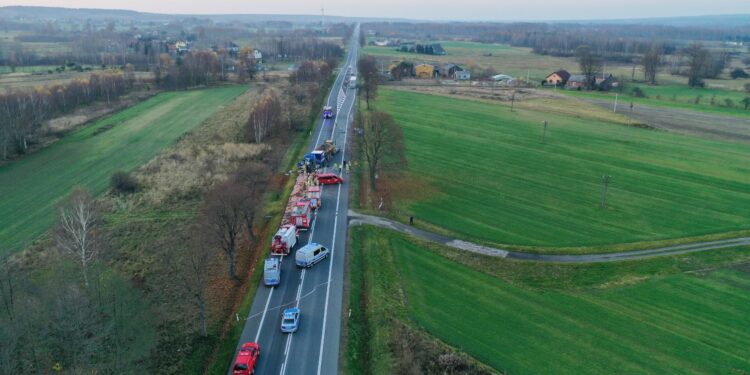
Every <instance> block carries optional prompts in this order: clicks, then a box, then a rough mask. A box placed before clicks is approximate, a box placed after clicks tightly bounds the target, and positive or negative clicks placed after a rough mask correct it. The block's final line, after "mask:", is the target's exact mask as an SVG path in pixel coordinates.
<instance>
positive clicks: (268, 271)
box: [263, 258, 281, 286]
mask: <svg viewBox="0 0 750 375" xmlns="http://www.w3.org/2000/svg"><path fill="white" fill-rule="evenodd" d="M263 283H265V284H266V285H268V286H273V285H279V283H281V262H280V261H279V258H269V259H266V262H265V264H264V267H263Z"/></svg>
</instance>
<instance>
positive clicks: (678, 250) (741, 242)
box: [349, 211, 750, 263]
mask: <svg viewBox="0 0 750 375" xmlns="http://www.w3.org/2000/svg"><path fill="white" fill-rule="evenodd" d="M349 223H350V224H351V225H362V224H368V225H374V226H378V227H381V228H386V229H391V230H395V231H398V232H401V233H406V234H409V235H412V236H414V237H418V238H421V239H424V240H427V241H430V242H435V243H438V244H441V245H445V246H449V247H452V248H454V249H459V250H463V251H469V252H472V253H477V254H482V255H488V256H494V257H500V258H508V259H519V260H530V261H535V262H553V263H600V262H615V261H622V260H636V259H644V258H651V257H658V256H666V255H678V254H687V253H692V252H697V251H708V250H715V249H723V248H728V247H738V246H748V245H750V237H740V238H730V239H727V240H717V241H706V242H695V243H689V244H682V245H674V246H665V247H659V248H653V249H643V250H633V251H623V252H619V253H606V254H580V255H555V254H532V253H522V252H518V251H511V250H505V249H498V248H494V247H488V246H484V245H479V244H475V243H472V242H467V241H462V240H457V239H454V238H449V237H446V236H443V235H440V234H437V233H432V232H428V231H425V230H422V229H418V228H414V227H412V226H409V225H406V224H403V223H399V222H396V221H393V220H390V219H386V218H384V217H380V216H371V215H365V214H360V213H357V212H354V211H349Z"/></svg>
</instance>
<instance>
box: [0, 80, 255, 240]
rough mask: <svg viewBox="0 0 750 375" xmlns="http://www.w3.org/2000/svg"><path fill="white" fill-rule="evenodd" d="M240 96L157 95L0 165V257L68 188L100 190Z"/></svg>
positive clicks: (32, 231) (221, 92) (213, 92)
mask: <svg viewBox="0 0 750 375" xmlns="http://www.w3.org/2000/svg"><path fill="white" fill-rule="evenodd" d="M246 90H247V88H246V87H243V86H228V87H223V88H217V89H206V90H196V91H187V92H170V93H163V94H159V95H157V96H155V97H153V98H151V99H149V100H147V101H145V102H142V103H140V104H137V105H135V106H133V107H130V108H128V109H125V110H123V111H121V112H118V113H116V114H114V115H112V116H110V117H107V118H105V119H102V120H99V121H97V122H96V123H94V124H91V125H89V126H86V127H85V128H83V129H81V130H79V131H76V132H74V133H72V134H70V135H68V136H66V137H65V138H64V139H62V140H61V141H59V142H57V143H55V144H53V145H52V146H50V147H48V148H45V149H43V150H40V151H38V152H36V153H34V154H31V155H29V156H27V157H25V158H23V159H20V160H18V161H16V162H12V163H10V164H7V165H5V166H2V167H0V196H2V197H3V199H2V200H1V201H0V253H5V252H8V251H15V250H18V249H20V248H22V247H23V246H25V245H28V244H29V243H30V242H31V241H33V240H34V239H35V238H36V237H37V236H39V235H40V234H42V233H43V232H44V231H45V230H46V229H47V228H49V226H50V225H51V224H52V223H53V220H54V215H53V211H54V206H55V204H56V202H57V201H59V200H60V199H61V198H63V197H64V196H65V195H67V194H68V193H69V192H70V191H71V189H72V188H73V187H74V186H77V185H80V186H84V187H86V188H88V189H89V190H91V191H92V193H94V194H99V193H101V192H103V191H104V190H105V189H106V188H107V186H108V183H109V178H110V176H111V174H112V173H113V172H114V171H117V170H126V171H127V170H131V169H133V168H135V167H136V166H138V165H140V164H143V163H145V162H146V161H148V160H150V159H151V158H152V157H153V156H154V155H155V154H156V153H158V152H159V150H161V149H162V148H164V147H165V146H168V145H170V144H172V143H173V142H174V141H175V140H176V139H178V138H179V137H180V136H181V135H182V134H183V133H185V132H187V131H189V130H191V129H193V128H194V127H196V126H197V125H199V124H200V123H201V122H203V120H205V119H206V118H208V117H209V116H210V115H212V114H213V113H214V112H215V111H216V110H217V109H218V108H220V106H222V105H224V104H226V103H228V102H229V101H231V100H232V99H234V98H235V97H237V96H238V95H240V94H242V93H243V92H244V91H246Z"/></svg>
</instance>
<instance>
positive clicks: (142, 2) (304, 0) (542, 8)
mask: <svg viewBox="0 0 750 375" xmlns="http://www.w3.org/2000/svg"><path fill="white" fill-rule="evenodd" d="M0 5H43V6H59V7H68V8H110V9H131V10H138V11H143V12H155V13H169V14H178V13H181V14H186V13H190V14H238V13H265V14H268V13H273V14H320V9H321V8H322V7H323V8H325V12H326V14H331V15H341V16H361V17H397V18H412V19H435V20H448V19H452V20H553V19H554V20H560V19H612V18H645V17H669V16H695V15H707V14H737V13H750V0H710V1H709V0H629V1H622V0H618V1H612V0H596V1H595V0H567V1H552V0H522V1H518V0H514V1H511V0H463V1H454V0H427V1H425V0H411V1H409V0H375V1H361V0H312V1H311V0H0Z"/></svg>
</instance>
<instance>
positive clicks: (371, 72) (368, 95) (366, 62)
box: [357, 55, 378, 110]
mask: <svg viewBox="0 0 750 375" xmlns="http://www.w3.org/2000/svg"><path fill="white" fill-rule="evenodd" d="M357 66H358V67H359V76H360V77H361V78H362V81H363V83H362V90H363V91H364V93H365V101H366V102H367V110H370V99H375V95H376V94H377V91H378V63H377V61H375V58H374V57H372V56H369V55H368V56H363V57H361V58H360V59H359V62H358V63H357Z"/></svg>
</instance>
